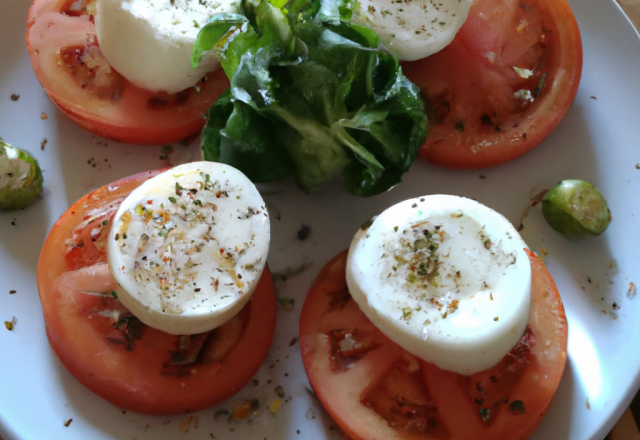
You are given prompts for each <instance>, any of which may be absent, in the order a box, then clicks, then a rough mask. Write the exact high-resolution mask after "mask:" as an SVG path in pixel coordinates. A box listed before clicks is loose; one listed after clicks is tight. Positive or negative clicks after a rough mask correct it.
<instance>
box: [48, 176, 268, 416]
mask: <svg viewBox="0 0 640 440" xmlns="http://www.w3.org/2000/svg"><path fill="white" fill-rule="evenodd" d="M157 173H158V172H147V173H142V174H137V175H135V176H131V177H128V178H126V179H123V180H120V181H117V182H114V183H112V184H110V185H107V186H104V187H102V188H100V189H98V190H96V191H93V192H92V193H90V194H88V195H86V196H84V197H83V198H81V199H80V200H78V201H77V202H76V203H74V204H73V205H72V206H71V207H70V208H69V210H68V211H67V212H65V213H64V214H63V215H62V217H61V218H60V219H59V220H58V221H57V222H56V224H55V225H54V227H53V229H52V230H51V233H50V234H49V236H48V237H47V239H46V241H45V243H44V246H43V248H42V252H41V254H40V259H39V261H38V269H37V282H38V290H39V292H40V301H41V302H42V308H43V312H44V320H45V326H46V330H47V336H48V338H49V342H50V344H51V347H52V348H53V350H54V351H55V353H56V354H57V355H58V358H59V359H60V361H61V362H62V363H63V364H64V366H65V367H66V368H67V370H69V372H70V373H71V374H72V375H73V376H74V377H75V378H76V379H78V380H79V381H80V382H81V383H82V384H83V385H85V386H86V387H87V388H89V389H90V390H91V391H93V392H95V393H96V394H98V395H99V396H101V397H103V398H105V399H106V400H108V401H109V402H111V403H113V404H114V405H117V406H119V407H122V408H125V409H129V410H132V411H137V412H141V413H148V414H174V413H181V412H188V411H195V410H199V409H202V408H206V407H209V406H211V405H214V404H216V403H218V402H221V401H223V400H225V399H227V398H229V397H230V396H232V395H233V394H234V393H236V392H237V391H239V390H240V388H242V387H243V386H244V385H245V384H246V383H247V382H248V381H249V380H250V379H251V378H252V377H253V376H254V374H255V373H256V371H257V370H258V368H260V366H261V365H262V362H263V361H264V359H265V357H266V355H267V352H268V350H269V346H270V344H271V340H272V338H273V334H274V331H275V323H276V313H277V303H276V296H275V291H274V287H273V282H272V280H271V275H270V273H269V271H268V269H265V271H264V272H263V275H262V278H261V279H260V282H259V283H258V287H257V288H256V290H255V292H254V293H253V296H252V297H251V300H250V301H249V303H248V304H247V305H246V306H245V308H244V309H243V310H242V311H241V312H240V313H239V314H238V315H237V316H236V317H234V318H233V319H231V320H230V321H229V322H227V323H226V324H224V325H223V326H221V327H218V328H217V329H215V330H213V331H211V332H208V333H205V334H200V335H192V336H174V335H169V334H166V333H163V332H161V331H159V330H155V329H153V328H150V327H147V326H145V325H144V324H142V323H141V322H140V321H138V320H137V318H135V317H134V316H133V315H131V313H129V312H128V310H127V309H126V308H125V307H124V306H123V305H122V304H121V303H120V301H118V300H117V299H116V298H115V297H113V296H112V295H111V294H110V292H111V290H112V289H113V288H114V281H113V279H112V278H111V275H110V274H109V271H108V268H107V264H106V243H105V240H106V237H107V236H108V232H109V228H110V222H111V219H112V218H113V216H114V214H115V212H116V211H117V209H118V207H119V205H120V202H121V201H122V200H124V198H125V197H126V196H127V195H128V194H129V193H130V192H131V191H132V190H133V189H134V188H136V187H137V186H139V185H140V184H141V183H142V182H144V181H145V180H147V179H149V178H151V177H153V176H154V175H156V174H157ZM103 292H105V293H103Z"/></svg>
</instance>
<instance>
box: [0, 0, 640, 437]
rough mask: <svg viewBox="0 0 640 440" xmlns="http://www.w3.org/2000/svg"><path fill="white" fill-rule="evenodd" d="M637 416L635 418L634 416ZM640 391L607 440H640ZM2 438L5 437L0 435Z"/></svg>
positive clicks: (639, 13) (638, 12)
mask: <svg viewBox="0 0 640 440" xmlns="http://www.w3.org/2000/svg"><path fill="white" fill-rule="evenodd" d="M616 1H617V2H618V4H619V5H620V7H621V8H622V10H623V11H624V12H625V13H626V14H627V16H628V17H629V20H631V22H632V23H633V25H634V26H635V27H636V29H639V30H640V0H616ZM634 416H635V418H634ZM639 424H640V393H639V394H638V396H636V398H635V399H634V403H633V404H632V405H631V408H629V409H628V410H627V411H626V412H625V413H624V414H623V415H622V417H621V418H620V421H619V422H618V423H617V424H616V426H615V427H614V428H613V430H612V431H611V433H610V434H609V435H608V436H607V437H606V439H605V440H640V430H639V428H638V425H639ZM0 440H3V438H2V437H1V436H0Z"/></svg>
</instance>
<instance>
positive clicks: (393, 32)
mask: <svg viewBox="0 0 640 440" xmlns="http://www.w3.org/2000/svg"><path fill="white" fill-rule="evenodd" d="M472 3H473V0H439V1H437V2H434V1H432V0H393V1H388V0H358V1H356V8H355V9H356V12H355V16H354V17H355V20H356V21H357V22H359V23H361V24H363V25H365V26H369V27H371V28H372V29H373V30H375V31H376V32H377V33H378V35H379V37H380V43H381V44H382V46H384V48H385V49H387V50H388V51H389V52H390V53H392V54H393V55H395V56H397V57H398V58H400V59H401V60H407V61H413V60H419V59H421V58H426V57H428V56H429V55H432V54H434V53H436V52H438V51H440V50H442V49H443V48H444V47H445V46H447V45H448V44H449V43H451V41H452V40H453V37H455V36H456V34H457V33H458V30H459V29H460V27H461V26H462V25H463V24H464V22H465V21H466V19H467V15H468V14H469V9H470V8H471V5H472Z"/></svg>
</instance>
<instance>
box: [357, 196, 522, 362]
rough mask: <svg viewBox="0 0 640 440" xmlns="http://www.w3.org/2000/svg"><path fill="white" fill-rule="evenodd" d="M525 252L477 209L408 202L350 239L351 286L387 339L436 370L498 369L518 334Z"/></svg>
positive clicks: (450, 199)
mask: <svg viewBox="0 0 640 440" xmlns="http://www.w3.org/2000/svg"><path fill="white" fill-rule="evenodd" d="M525 247H526V244H525V243H524V241H523V240H522V239H521V238H520V236H519V235H518V232H517V231H516V230H515V229H514V227H513V226H512V225H511V224H510V223H509V221H507V219H505V218H504V217H503V216H502V215H500V214H498V213H497V212H495V211H493V210H491V209H489V208H487V207H486V206H484V205H482V204H480V203H477V202H475V201H473V200H470V199H465V198H461V197H455V196H448V195H433V196H425V197H421V198H418V199H410V200H407V201H404V202H401V203H398V204H397V205H395V206H392V207H391V208H389V209H387V210H386V211H384V212H383V213H382V214H380V215H379V216H378V217H377V218H376V219H375V220H374V221H373V223H372V224H371V226H370V227H369V228H368V229H366V230H361V231H359V232H358V234H357V235H356V236H355V238H354V239H353V242H352V244H351V247H350V249H349V257H348V261H347V284H348V287H349V291H350V292H351V295H352V296H353V299H354V300H355V301H356V302H357V303H358V305H359V306H360V308H361V309H362V311H363V312H364V314H365V315H366V316H367V317H368V318H369V319H370V320H371V321H372V322H373V323H374V324H375V325H376V326H377V327H378V328H379V329H380V330H381V331H382V332H383V333H385V334H386V335H387V336H388V337H389V338H390V339H391V340H393V341H394V342H396V343H397V344H399V345H400V346H401V347H403V348H404V349H406V350H407V351H409V352H411V353H412V354H414V355H416V356H418V357H419V358H421V359H424V360H426V361H428V362H432V363H434V364H436V365H437V366H439V367H440V368H442V369H445V370H450V371H454V372H456V373H459V374H464V375H468V374H473V373H476V372H479V371H482V370H485V369H487V368H489V367H491V366H493V365H495V364H496V363H498V362H499V361H500V360H501V359H502V358H503V357H504V356H505V355H506V354H507V353H508V352H509V351H510V350H511V349H512V348H513V347H514V346H515V345H516V344H517V343H518V341H519V340H520V338H521V337H522V334H523V333H524V330H525V328H526V325H527V320H528V316H529V304H530V293H531V292H530V290H531V267H530V264H529V258H528V257H527V255H526V253H525V252H524V248H525Z"/></svg>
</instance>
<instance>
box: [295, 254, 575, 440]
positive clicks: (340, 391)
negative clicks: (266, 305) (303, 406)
mask: <svg viewBox="0 0 640 440" xmlns="http://www.w3.org/2000/svg"><path fill="white" fill-rule="evenodd" d="M529 257H530V260H531V268H532V270H533V281H532V303H531V312H530V314H529V323H528V327H527V331H526V332H525V334H524V336H523V337H522V339H521V340H520V342H519V343H518V345H517V346H516V347H515V348H514V349H513V350H511V352H510V353H509V354H507V356H505V358H504V359H503V360H502V361H501V362H500V363H499V364H498V365H496V366H494V367H492V368H491V369H489V370H486V371H483V372H480V373H477V374H474V375H472V376H461V375H459V374H457V373H452V372H448V371H444V370H441V369H439V368H438V367H436V366H435V365H433V364H429V363H427V362H424V361H422V360H419V359H417V358H416V357H414V356H413V355H411V354H409V353H408V352H407V351H405V350H404V349H402V348H400V346H398V345H396V344H395V343H394V342H392V341H391V340H390V339H388V338H387V337H386V336H385V335H384V334H382V332H380V331H379V330H378V329H377V328H376V327H375V326H374V325H373V324H372V323H371V321H369V320H368V319H367V318H366V317H365V315H364V314H363V313H362V312H361V311H360V309H359V308H358V305H357V304H356V303H355V301H353V299H352V298H351V295H350V294H349V291H348V289H347V286H346V281H345V265H346V258H347V253H346V251H345V252H343V253H341V254H340V255H338V256H337V257H336V258H334V259H333V260H332V261H331V262H329V263H328V264H327V265H326V266H325V268H324V269H323V270H322V271H321V272H320V274H319V275H318V278H317V279H316V282H315V284H314V285H313V287H312V288H311V291H310V292H309V295H308V296H307V299H306V301H305V303H304V306H303V308H302V315H301V318H300V348H301V351H302V361H303V363H304V367H305V369H306V372H307V376H308V378H309V382H310V383H311V386H312V387H313V389H314V390H315V392H316V394H317V396H318V398H319V399H320V401H321V402H322V404H323V405H324V407H325V408H326V409H327V411H328V412H329V414H330V415H331V416H332V417H333V419H334V420H335V421H336V422H337V423H338V425H340V427H341V428H342V429H343V430H344V431H345V433H346V434H347V436H348V437H349V438H353V439H362V440H365V439H366V440H392V439H394V440H418V439H421V440H435V439H450V440H524V439H526V438H527V437H529V435H530V434H531V433H532V432H533V430H534V429H535V427H536V426H537V425H538V423H539V422H540V420H541V419H542V416H543V415H544V413H545V411H546V409H547V407H548V406H549V404H550V402H551V399H552V398H553V395H554V393H555V391H556V389H557V387H558V384H559V382H560V378H561V376H562V372H563V370H564V365H565V361H566V348H567V322H566V319H565V314H564V308H563V306H562V301H561V299H560V295H559V293H558V290H557V288H556V286H555V283H554V282H553V279H552V278H551V276H550V275H549V273H548V272H547V270H546V268H545V267H544V265H543V264H542V263H541V262H540V260H539V259H538V258H537V257H535V256H534V255H533V254H532V253H530V252H529Z"/></svg>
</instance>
